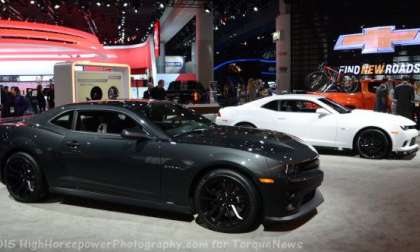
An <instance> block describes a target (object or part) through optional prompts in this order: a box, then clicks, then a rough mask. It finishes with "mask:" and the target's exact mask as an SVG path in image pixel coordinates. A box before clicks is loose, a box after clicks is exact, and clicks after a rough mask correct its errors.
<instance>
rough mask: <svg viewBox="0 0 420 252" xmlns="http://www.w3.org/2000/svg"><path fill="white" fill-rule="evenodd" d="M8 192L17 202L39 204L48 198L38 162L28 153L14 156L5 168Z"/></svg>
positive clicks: (19, 153)
mask: <svg viewBox="0 0 420 252" xmlns="http://www.w3.org/2000/svg"><path fill="white" fill-rule="evenodd" d="M4 179H5V184H6V187H7V190H8V191H9V193H10V195H11V196H12V197H13V198H14V199H15V200H17V201H20V202H25V203H32V202H38V201H40V200H42V199H44V198H45V197H46V196H47V191H48V190H47V186H46V183H45V180H44V176H43V174H42V172H41V169H40V168H39V166H38V164H37V162H36V161H35V159H34V158H33V157H31V156H30V155H29V154H27V153H23V152H18V153H15V154H13V155H12V156H11V157H9V159H8V160H7V162H6V165H5V167H4Z"/></svg>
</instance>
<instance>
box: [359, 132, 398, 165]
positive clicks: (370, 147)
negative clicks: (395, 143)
mask: <svg viewBox="0 0 420 252" xmlns="http://www.w3.org/2000/svg"><path fill="white" fill-rule="evenodd" d="M390 147H391V143H390V140H389V139H388V136H387V135H386V133H385V132H383V131H382V130H379V129H365V130H363V131H361V132H360V133H359V134H358V135H357V136H356V141H355V148H356V150H357V152H358V153H359V155H360V156H361V157H363V158H369V159H383V158H386V157H387V156H388V155H389V152H390V149H391V148H390Z"/></svg>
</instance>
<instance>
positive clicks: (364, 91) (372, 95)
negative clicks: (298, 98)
mask: <svg viewBox="0 0 420 252" xmlns="http://www.w3.org/2000/svg"><path fill="white" fill-rule="evenodd" d="M381 83H382V81H378V80H362V81H361V82H360V84H359V87H358V89H357V91H356V92H354V93H346V92H339V91H327V92H312V94H316V95H321V96H325V97H327V98H329V99H331V100H334V101H335V102H337V103H340V104H341V105H344V106H346V107H348V108H351V109H369V110H373V109H375V103H376V88H377V87H378V86H379V85H381ZM388 104H389V107H390V106H391V100H390V101H389V102H388Z"/></svg>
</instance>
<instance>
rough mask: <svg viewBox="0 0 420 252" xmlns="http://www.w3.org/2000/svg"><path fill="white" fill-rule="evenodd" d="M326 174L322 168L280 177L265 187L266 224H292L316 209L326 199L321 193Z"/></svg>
mask: <svg viewBox="0 0 420 252" xmlns="http://www.w3.org/2000/svg"><path fill="white" fill-rule="evenodd" d="M323 179H324V173H323V172H322V171H321V170H320V169H319V168H318V167H316V168H312V169H310V170H303V171H300V172H298V173H297V174H294V175H292V176H290V175H288V176H286V175H285V174H282V175H280V176H279V177H278V178H277V179H276V180H275V181H276V182H275V183H274V184H271V185H263V188H262V189H261V191H262V198H263V204H264V206H263V207H264V221H263V222H264V224H275V223H282V222H289V221H293V220H296V219H299V218H301V217H304V216H305V215H307V214H308V213H310V212H311V211H313V210H315V209H316V208H317V207H318V206H319V205H320V204H321V203H322V202H323V197H322V195H321V193H320V192H319V191H318V187H319V186H320V185H321V183H322V181H323Z"/></svg>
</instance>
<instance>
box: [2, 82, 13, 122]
mask: <svg viewBox="0 0 420 252" xmlns="http://www.w3.org/2000/svg"><path fill="white" fill-rule="evenodd" d="M11 102H12V95H11V94H10V92H9V87H8V86H5V87H3V89H2V90H1V105H2V107H1V117H2V118H6V117H10V106H11V105H12V104H11Z"/></svg>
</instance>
